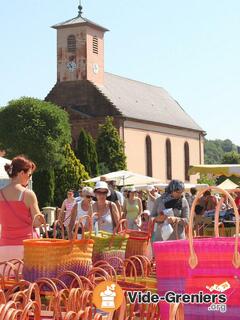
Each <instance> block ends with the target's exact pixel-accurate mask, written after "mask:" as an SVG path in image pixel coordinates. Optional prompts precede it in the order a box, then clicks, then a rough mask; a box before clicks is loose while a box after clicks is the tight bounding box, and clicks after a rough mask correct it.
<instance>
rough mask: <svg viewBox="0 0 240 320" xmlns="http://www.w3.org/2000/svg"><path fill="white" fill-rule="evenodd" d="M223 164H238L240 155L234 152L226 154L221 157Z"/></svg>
mask: <svg viewBox="0 0 240 320" xmlns="http://www.w3.org/2000/svg"><path fill="white" fill-rule="evenodd" d="M222 162H223V163H224V164H240V154H239V153H237V152H236V151H231V152H227V153H225V154H224V156H223V161H222Z"/></svg>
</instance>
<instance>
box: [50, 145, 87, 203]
mask: <svg viewBox="0 0 240 320" xmlns="http://www.w3.org/2000/svg"><path fill="white" fill-rule="evenodd" d="M63 156H64V158H65V164H64V166H63V167H62V168H60V169H58V170H55V196H54V200H55V204H56V205H58V206H60V205H61V204H62V201H63V200H64V199H65V198H66V192H67V190H69V189H75V190H78V188H79V186H80V185H81V184H82V182H83V181H84V180H87V179H89V175H88V173H87V172H86V170H85V168H84V166H83V165H82V164H81V162H80V161H79V160H78V159H77V157H76V156H75V154H74V152H73V150H72V149H71V147H70V145H69V144H68V145H66V146H65V147H64V150H63Z"/></svg>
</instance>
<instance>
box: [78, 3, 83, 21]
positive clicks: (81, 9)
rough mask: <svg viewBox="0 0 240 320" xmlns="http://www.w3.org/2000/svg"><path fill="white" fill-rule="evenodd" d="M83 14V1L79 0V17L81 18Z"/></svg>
mask: <svg viewBox="0 0 240 320" xmlns="http://www.w3.org/2000/svg"><path fill="white" fill-rule="evenodd" d="M82 13H83V7H82V0H79V6H78V16H79V17H81V16H82Z"/></svg>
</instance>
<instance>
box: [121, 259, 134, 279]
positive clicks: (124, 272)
mask: <svg viewBox="0 0 240 320" xmlns="http://www.w3.org/2000/svg"><path fill="white" fill-rule="evenodd" d="M123 263H124V264H123V277H124V280H126V277H127V276H126V270H127V266H128V264H129V263H130V265H131V266H132V269H131V270H133V271H134V274H133V275H132V274H131V275H130V277H131V276H133V278H134V281H135V282H137V269H136V266H135V264H134V262H133V261H132V260H130V259H125V260H124V262H123Z"/></svg>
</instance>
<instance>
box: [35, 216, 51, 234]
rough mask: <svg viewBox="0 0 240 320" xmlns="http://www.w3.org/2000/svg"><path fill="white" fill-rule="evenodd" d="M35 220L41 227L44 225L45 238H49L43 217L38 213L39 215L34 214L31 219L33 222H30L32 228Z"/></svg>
mask: <svg viewBox="0 0 240 320" xmlns="http://www.w3.org/2000/svg"><path fill="white" fill-rule="evenodd" d="M37 219H38V220H39V221H40V222H41V223H42V225H44V229H45V233H46V237H47V238H49V236H48V231H47V223H46V219H45V218H44V216H43V215H42V214H40V213H39V214H36V215H35V216H34V218H33V221H32V225H33V226H34V223H35V221H36V220H37Z"/></svg>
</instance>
